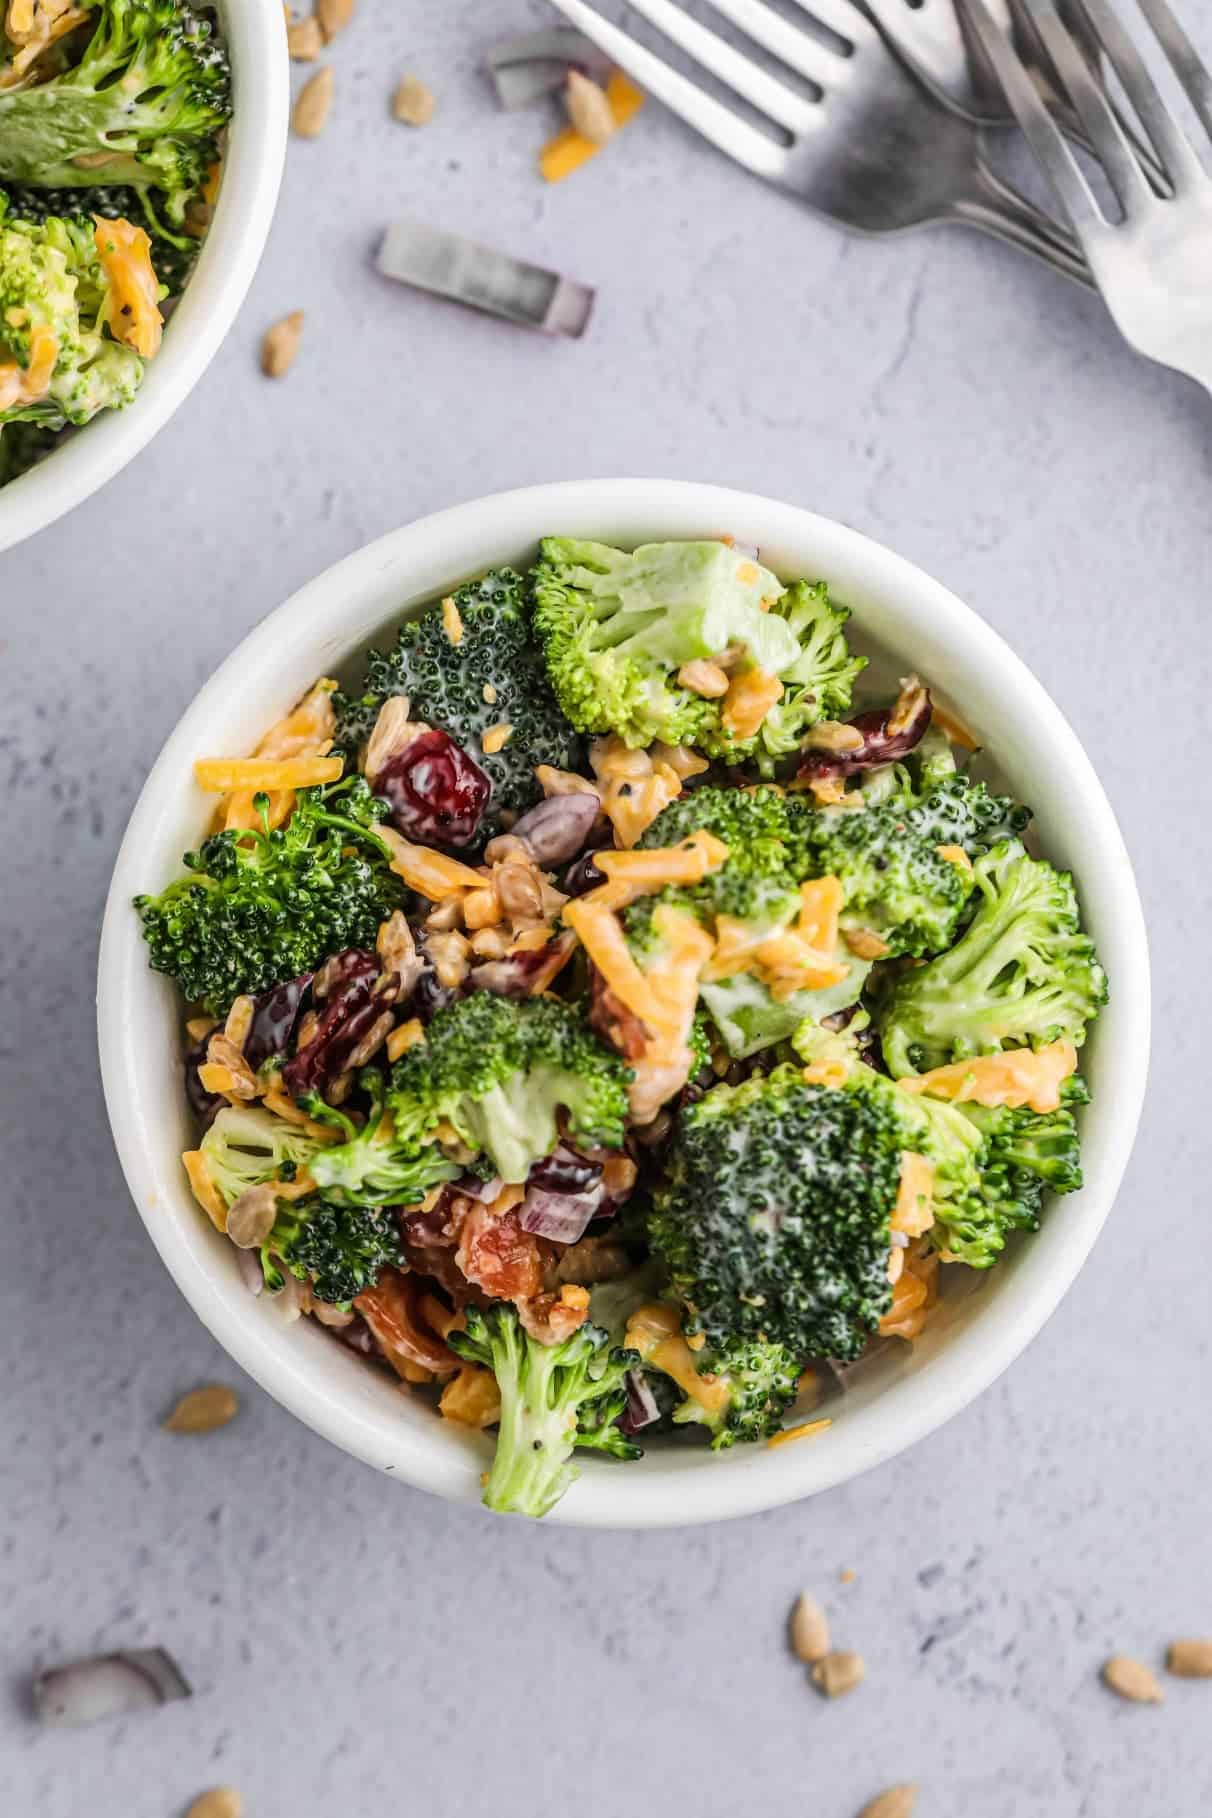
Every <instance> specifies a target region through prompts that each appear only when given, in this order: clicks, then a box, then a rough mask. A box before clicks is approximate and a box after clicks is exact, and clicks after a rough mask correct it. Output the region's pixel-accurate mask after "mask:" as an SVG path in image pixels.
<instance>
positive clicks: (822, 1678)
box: [812, 1648, 867, 1698]
mask: <svg viewBox="0 0 1212 1818" xmlns="http://www.w3.org/2000/svg"><path fill="white" fill-rule="evenodd" d="M866 1673H867V1669H866V1667H865V1666H864V1665H863V1656H862V1655H861V1654H855V1653H853V1652H851V1650H850V1649H848V1648H839V1649H837V1650H836V1651H835V1652H834V1653H832V1654H826V1655H825V1657H824V1658H823V1659H822V1660H818V1661H817V1663H816V1665H815V1666H814V1667H813V1669H812V1683H813V1685H815V1686H816V1687H817V1688H818V1690H819V1691H822V1692H823V1693H824V1694H825V1697H826V1698H844V1697H845V1695H846V1693H847V1692H852V1691H853V1690H854V1688H855V1686H856V1685H861V1684H862V1683H863V1680H864V1678H865V1677H866Z"/></svg>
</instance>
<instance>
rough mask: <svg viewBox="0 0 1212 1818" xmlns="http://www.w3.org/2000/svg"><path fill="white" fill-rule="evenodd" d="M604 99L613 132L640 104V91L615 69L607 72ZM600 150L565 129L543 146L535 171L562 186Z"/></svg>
mask: <svg viewBox="0 0 1212 1818" xmlns="http://www.w3.org/2000/svg"><path fill="white" fill-rule="evenodd" d="M606 99H607V101H608V102H609V104H610V112H611V116H612V118H613V120H614V124H615V130H616V132H617V130H618V128H619V127H620V126H626V124H627V122H628V121H629V120H630V119H631V118H632V117H633V116H634V115H635V114H637V113H639V111H640V109H641V107H643V105H644V96H643V93H642V91H641V90H640V89H638V88H637V87H636V86H635V84H634V82H631V81H629V80H628V78H627V77H626V76H625V75H624V74H623V72H622V71H621V70H617V69H615V70H611V72H610V76H609V78H608V80H607V83H606ZM601 149H602V147H601V146H600V145H598V144H596V143H595V142H594V140H592V139H587V138H586V137H585V135H584V134H583V133H579V132H578V131H577V130H576V128H575V127H574V126H568V127H565V129H564V131H563V132H561V133H557V134H556V136H555V138H554V139H550V140H549V141H548V143H547V144H546V145H545V146H544V147H543V149H542V151H541V152H540V153H539V169H540V171H541V172H542V174H543V176H544V177H545V178H546V180H547V182H548V183H562V182H563V181H564V178H565V177H571V175H572V173H573V172H574V171H576V170H580V168H581V166H582V165H583V164H588V163H589V160H590V159H591V158H596V157H597V155H598V153H599V152H600V151H601Z"/></svg>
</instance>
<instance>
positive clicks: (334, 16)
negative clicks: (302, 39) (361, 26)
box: [316, 0, 354, 43]
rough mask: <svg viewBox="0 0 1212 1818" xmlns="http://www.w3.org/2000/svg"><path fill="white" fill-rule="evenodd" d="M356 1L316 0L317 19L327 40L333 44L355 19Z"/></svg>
mask: <svg viewBox="0 0 1212 1818" xmlns="http://www.w3.org/2000/svg"><path fill="white" fill-rule="evenodd" d="M353 13H354V0H316V18H317V19H318V21H319V24H320V30H321V31H322V32H323V33H324V36H325V39H326V40H327V41H328V42H329V43H331V42H332V40H333V39H334V38H335V37H336V35H337V33H338V32H343V31H344V30H345V27H346V26H347V25H348V24H349V22H350V20H351V19H352V18H353Z"/></svg>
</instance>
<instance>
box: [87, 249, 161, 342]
mask: <svg viewBox="0 0 1212 1818" xmlns="http://www.w3.org/2000/svg"><path fill="white" fill-rule="evenodd" d="M93 219H94V221H95V222H96V227H95V230H94V234H93V238H94V240H95V242H96V246H97V255H98V257H99V258H100V260H101V269H102V271H104V273H105V276H106V279H107V281H108V284H109V297H108V299H107V301H106V306H105V320H106V322H107V324H108V326H109V331H110V333H111V334H112V335H113V337H114V339H115V341H121V342H122V344H123V346H125V347H133V348H134V350H135V352H136V353H137V354H141V355H142V357H143V358H144V359H145V360H150V359H153V358H154V357H155V355H156V354H157V353H158V352H159V351H160V341H161V338H162V336H163V333H164V317H163V316H162V315H161V314H160V309H159V302H160V281H159V279H158V278H157V277H156V274H155V271H154V269H153V267H152V258H151V241H150V240H149V239H148V237H147V234H146V233H145V232H144V230H143V228H141V227H135V226H134V224H133V223H132V222H130V221H103V220H101V219H100V218H99V217H98V216H95V215H94V217H93Z"/></svg>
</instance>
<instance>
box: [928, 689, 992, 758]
mask: <svg viewBox="0 0 1212 1818" xmlns="http://www.w3.org/2000/svg"><path fill="white" fill-rule="evenodd" d="M930 720H931V724H932V725H935V726H937V727H938V729H939V731H940V732H941V733H943V734H944V736H945V737H946V738H949V739H950V740H951V743H952V744H953V745H959V746H960V747H961V748H962V749H963V750H964V751H979V749H980V740H979V739H978V738H977V736H976V734H975V733H974V732H970V731H969V730H968V728H967V726H965V725H964V722H963V720H960V719H957V718H956V716H955V715H954V714H953V713H948V712H947V710H946V708H945V707H940V706H939V704H938V702H937V701H935V702H934V705H933V709H932V712H931V715H930Z"/></svg>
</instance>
